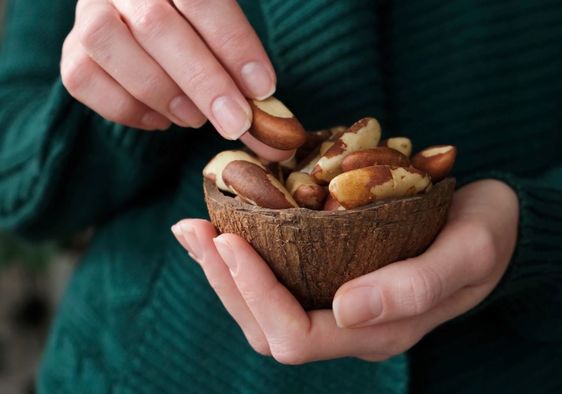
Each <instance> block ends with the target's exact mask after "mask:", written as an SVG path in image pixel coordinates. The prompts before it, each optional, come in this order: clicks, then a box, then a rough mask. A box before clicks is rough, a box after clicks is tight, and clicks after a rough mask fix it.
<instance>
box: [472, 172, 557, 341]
mask: <svg viewBox="0 0 562 394" xmlns="http://www.w3.org/2000/svg"><path fill="white" fill-rule="evenodd" d="M479 178H495V179H498V180H501V181H503V182H505V183H507V184H508V185H510V186H511V187H512V188H513V189H514V190H515V192H516V193H517V195H518V197H519V204H520V219H519V233H518V241H517V246H516V249H515V252H514V255H513V257H512V261H511V263H510V265H509V267H508V270H507V272H506V273H505V275H504V277H503V278H502V280H501V281H500V283H499V285H498V286H497V287H496V289H495V290H494V291H493V292H492V294H491V295H490V296H489V297H488V299H487V300H486V301H485V302H484V304H483V306H484V307H485V306H487V305H490V306H494V307H495V308H497V311H498V312H499V313H500V314H501V315H502V316H503V318H504V320H505V321H506V322H507V323H508V325H509V326H510V327H511V329H512V330H514V331H515V332H517V333H518V334H519V335H523V336H525V337H527V338H531V339H534V340H538V341H562V165H559V164H558V163H556V164H555V165H554V166H553V168H552V169H551V170H549V171H546V172H545V173H543V174H542V175H541V176H535V177H522V176H515V175H513V174H508V173H499V172H491V173H488V174H485V175H484V176H482V174H481V175H479Z"/></svg>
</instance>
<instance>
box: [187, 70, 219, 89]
mask: <svg viewBox="0 0 562 394" xmlns="http://www.w3.org/2000/svg"><path fill="white" fill-rule="evenodd" d="M210 75H214V76H216V75H218V73H217V72H209V71H206V70H205V69H203V68H192V69H191V70H190V71H189V72H188V73H187V74H186V75H185V79H186V80H185V83H186V85H187V87H188V89H189V91H190V92H194V93H197V92H201V91H202V90H204V86H205V84H207V83H208V80H209V76H210Z"/></svg>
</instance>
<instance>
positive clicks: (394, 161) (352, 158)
mask: <svg viewBox="0 0 562 394" xmlns="http://www.w3.org/2000/svg"><path fill="white" fill-rule="evenodd" d="M374 165H389V166H395V167H408V166H409V165H410V159H408V157H407V156H404V155H403V154H402V153H400V152H399V151H397V150H395V149H391V148H387V147H384V146H380V147H377V148H371V149H364V150H358V151H356V152H352V153H350V154H349V155H347V156H346V157H344V159H343V160H342V162H341V169H342V171H343V172H346V171H351V170H356V169H357V168H363V167H370V166H374Z"/></svg>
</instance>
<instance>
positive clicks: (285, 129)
mask: <svg viewBox="0 0 562 394" xmlns="http://www.w3.org/2000/svg"><path fill="white" fill-rule="evenodd" d="M250 104H251V106H252V109H253V115H254V118H253V123H252V127H251V128H250V130H249V132H250V133H251V134H252V135H253V136H254V137H255V138H257V139H258V140H260V141H262V142H264V143H265V144H267V145H269V146H271V147H274V148H277V149H284V150H291V149H292V150H295V153H294V154H293V156H292V157H291V159H289V160H286V161H284V162H281V163H270V162H265V161H263V160H261V159H259V158H258V157H255V156H253V155H251V154H249V153H247V152H245V151H243V150H229V151H224V152H221V153H219V154H218V155H216V156H215V157H214V158H213V159H212V160H211V161H210V162H209V164H207V166H206V167H205V169H204V170H203V175H204V177H205V178H207V179H210V180H212V181H213V182H215V184H216V186H217V187H218V188H219V189H220V190H222V191H224V192H227V193H232V194H234V195H236V196H237V198H239V199H240V200H242V201H244V202H247V203H249V204H253V205H256V206H260V207H263V208H273V209H284V208H299V207H301V208H308V209H315V210H322V209H323V210H330V211H332V210H346V209H353V208H357V207H361V206H363V205H367V204H370V203H372V202H375V201H379V200H385V199H391V198H403V197H409V196H413V195H416V194H419V193H423V192H425V191H427V190H429V188H431V185H432V182H439V181H440V180H442V179H444V178H445V177H446V176H447V175H448V174H449V173H450V171H451V169H452V167H453V164H454V162H455V158H456V154H457V150H456V148H455V147H454V146H452V145H441V146H432V147H429V148H426V149H424V150H422V151H420V152H418V153H417V154H415V155H414V156H413V157H410V156H411V153H412V142H411V141H410V139H408V138H406V137H395V138H389V139H386V140H383V141H380V139H381V127H380V125H379V122H378V121H377V120H376V119H374V118H363V119H361V120H359V121H357V122H355V123H354V124H353V125H351V126H350V127H343V126H339V127H334V128H332V129H328V130H321V131H316V132H311V133H306V132H305V130H304V128H303V127H302V125H301V124H300V122H299V121H298V120H297V119H296V118H295V116H294V115H293V114H292V112H291V111H289V110H288V109H287V107H285V105H283V103H281V102H280V101H279V100H277V99H275V98H273V97H271V98H269V99H267V100H264V101H251V102H250Z"/></svg>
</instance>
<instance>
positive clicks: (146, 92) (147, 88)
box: [132, 75, 168, 103]
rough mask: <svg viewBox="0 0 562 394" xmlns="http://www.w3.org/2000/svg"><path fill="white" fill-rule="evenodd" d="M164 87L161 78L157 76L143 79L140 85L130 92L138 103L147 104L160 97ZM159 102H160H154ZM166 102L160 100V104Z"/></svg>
mask: <svg viewBox="0 0 562 394" xmlns="http://www.w3.org/2000/svg"><path fill="white" fill-rule="evenodd" d="M164 86H166V85H165V83H164V81H163V80H162V78H160V77H158V76H155V75H154V76H149V77H148V78H145V79H144V80H143V81H142V83H140V84H137V86H135V87H134V89H133V90H132V94H133V96H135V97H136V98H137V99H138V100H139V101H141V102H143V103H149V102H151V101H155V98H159V97H162V94H159V92H162V90H163V87H164ZM156 101H160V100H156ZM166 101H168V100H161V102H166Z"/></svg>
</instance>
